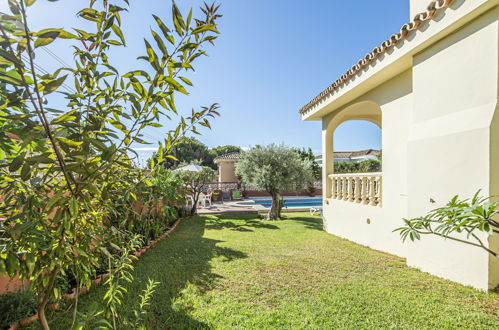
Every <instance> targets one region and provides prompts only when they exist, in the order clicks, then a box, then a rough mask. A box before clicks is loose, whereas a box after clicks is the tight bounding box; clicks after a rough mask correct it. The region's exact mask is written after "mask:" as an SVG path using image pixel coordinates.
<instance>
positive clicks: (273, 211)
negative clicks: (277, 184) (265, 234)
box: [267, 191, 281, 220]
mask: <svg viewBox="0 0 499 330" xmlns="http://www.w3.org/2000/svg"><path fill="white" fill-rule="evenodd" d="M271 194H272V206H271V207H270V211H269V214H268V215H267V220H279V219H280V218H281V205H280V203H281V195H280V194H279V192H276V191H274V192H272V193H271Z"/></svg>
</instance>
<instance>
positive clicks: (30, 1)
mask: <svg viewBox="0 0 499 330" xmlns="http://www.w3.org/2000/svg"><path fill="white" fill-rule="evenodd" d="M35 2H36V0H24V3H25V4H26V6H27V7H29V6H31V5H32V4H34V3H35Z"/></svg>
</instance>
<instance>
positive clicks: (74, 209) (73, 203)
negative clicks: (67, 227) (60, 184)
mask: <svg viewBox="0 0 499 330" xmlns="http://www.w3.org/2000/svg"><path fill="white" fill-rule="evenodd" d="M69 213H71V215H72V216H73V217H76V216H77V215H78V201H77V200H76V198H74V197H71V200H70V201H69Z"/></svg>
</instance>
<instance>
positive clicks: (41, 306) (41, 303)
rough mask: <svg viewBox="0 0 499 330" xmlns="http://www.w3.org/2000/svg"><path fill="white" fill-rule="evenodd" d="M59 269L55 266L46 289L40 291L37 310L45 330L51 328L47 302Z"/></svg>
mask: <svg viewBox="0 0 499 330" xmlns="http://www.w3.org/2000/svg"><path fill="white" fill-rule="evenodd" d="M57 273H58V270H57V268H55V269H54V270H53V271H52V272H51V273H50V275H49V276H50V279H49V283H48V285H47V287H46V288H44V291H42V292H41V293H39V297H38V301H37V305H38V306H37V312H38V321H39V322H40V325H41V326H42V328H43V329H44V330H50V327H49V323H48V322H47V316H46V315H45V310H46V309H47V303H48V301H49V297H50V293H51V292H52V290H53V288H54V284H55V279H56V277H57Z"/></svg>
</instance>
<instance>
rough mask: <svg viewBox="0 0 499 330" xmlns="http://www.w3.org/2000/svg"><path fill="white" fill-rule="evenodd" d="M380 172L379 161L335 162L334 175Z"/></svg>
mask: <svg viewBox="0 0 499 330" xmlns="http://www.w3.org/2000/svg"><path fill="white" fill-rule="evenodd" d="M373 172H381V161H380V160H378V159H367V160H363V161H361V162H335V163H334V173H337V174H340V173H373Z"/></svg>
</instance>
